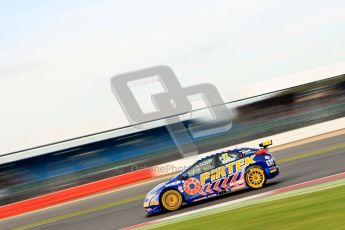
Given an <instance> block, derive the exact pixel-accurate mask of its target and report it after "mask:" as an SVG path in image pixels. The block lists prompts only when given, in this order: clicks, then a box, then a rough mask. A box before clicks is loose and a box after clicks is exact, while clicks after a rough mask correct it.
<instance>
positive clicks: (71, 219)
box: [0, 135, 345, 230]
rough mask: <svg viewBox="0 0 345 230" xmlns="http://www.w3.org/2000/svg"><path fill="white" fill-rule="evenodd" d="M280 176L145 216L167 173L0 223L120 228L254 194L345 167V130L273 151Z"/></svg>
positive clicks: (31, 226) (3, 225)
mask: <svg viewBox="0 0 345 230" xmlns="http://www.w3.org/2000/svg"><path fill="white" fill-rule="evenodd" d="M273 154H274V156H275V157H276V159H277V160H278V162H279V167H280V176H279V177H277V178H275V179H273V180H270V181H268V184H267V186H266V187H265V188H263V189H260V190H255V191H250V190H244V191H240V192H236V193H232V194H227V195H225V196H222V197H218V198H214V199H210V200H207V201H202V202H199V203H195V204H194V205H192V206H187V207H183V208H182V209H180V210H178V211H176V212H170V213H163V214H160V215H155V216H151V217H146V216H145V214H144V210H143V206H142V205H143V198H144V195H145V194H146V193H147V192H148V191H149V190H151V189H152V188H153V187H154V186H155V185H157V184H159V183H161V182H162V181H165V180H167V178H160V179H155V180H154V181H147V182H144V183H140V184H137V185H134V186H128V187H124V188H120V189H117V190H113V191H109V192H105V193H102V194H98V195H95V196H92V197H88V198H84V199H80V200H76V201H72V202H69V203H65V204H62V205H58V206H54V207H50V208H47V209H43V210H39V211H36V212H32V213H27V214H24V215H20V216H17V217H12V218H8V219H4V220H0V229H13V228H17V229H64V230H69V229H83V230H87V229H92V230H93V229H119V228H122V227H127V226H131V225H135V224H139V223H143V222H147V221H150V220H154V219H158V218H163V217H167V216H170V215H175V214H178V213H183V212H187V211H191V210H195V209H199V208H202V207H207V206H211V205H214V204H218V203H222V202H226V201H230V200H234V199H238V198H242V197H246V196H250V195H254V194H257V193H261V192H264V191H269V190H273V189H277V188H280V187H284V186H288V185H293V184H296V183H300V182H305V181H308V180H313V179H317V178H320V177H324V176H329V175H332V174H336V173H340V172H344V171H345V135H340V136H335V137H331V138H327V139H323V140H321V141H317V142H311V143H308V144H304V145H299V146H295V147H291V148H287V149H284V150H280V151H277V152H274V153H273Z"/></svg>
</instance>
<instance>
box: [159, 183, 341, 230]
mask: <svg viewBox="0 0 345 230" xmlns="http://www.w3.org/2000/svg"><path fill="white" fill-rule="evenodd" d="M156 229H174V230H176V229H236V230H240V229H304V230H305V229H345V185H342V186H339V187H334V188H329V189H326V190H321V191H316V192H312V193H308V194H304V195H297V196H291V197H287V198H282V199H278V200H273V201H269V202H265V203H260V204H254V205H251V206H247V207H243V208H239V209H235V210H230V211H224V212H220V213H216V214H211V215H208V216H203V217H197V218H194V219H189V220H185V221H181V222H178V223H173V224H169V225H165V226H161V227H158V228H156Z"/></svg>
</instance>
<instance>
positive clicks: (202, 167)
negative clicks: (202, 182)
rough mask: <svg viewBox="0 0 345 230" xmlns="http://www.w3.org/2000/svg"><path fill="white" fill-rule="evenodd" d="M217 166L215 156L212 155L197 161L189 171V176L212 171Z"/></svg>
mask: <svg viewBox="0 0 345 230" xmlns="http://www.w3.org/2000/svg"><path fill="white" fill-rule="evenodd" d="M215 167H216V161H215V158H214V157H210V158H207V159H204V160H202V161H200V162H199V163H197V164H196V165H194V166H192V167H191V168H190V169H189V170H188V171H187V175H188V177H193V176H195V175H198V174H200V173H203V172H207V171H210V170H212V169H214V168H215Z"/></svg>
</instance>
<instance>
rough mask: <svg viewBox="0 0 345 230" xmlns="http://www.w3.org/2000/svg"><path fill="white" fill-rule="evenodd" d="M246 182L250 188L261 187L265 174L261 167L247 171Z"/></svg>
mask: <svg viewBox="0 0 345 230" xmlns="http://www.w3.org/2000/svg"><path fill="white" fill-rule="evenodd" d="M246 177H247V184H248V186H249V187H251V188H262V187H263V186H264V183H265V180H266V175H265V172H264V170H262V169H261V168H252V169H249V171H248V172H247V175H246Z"/></svg>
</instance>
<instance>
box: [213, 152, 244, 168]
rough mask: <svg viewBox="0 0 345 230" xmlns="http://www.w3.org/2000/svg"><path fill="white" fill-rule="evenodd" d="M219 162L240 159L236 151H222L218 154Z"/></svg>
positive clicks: (225, 162)
mask: <svg viewBox="0 0 345 230" xmlns="http://www.w3.org/2000/svg"><path fill="white" fill-rule="evenodd" d="M218 158H219V161H220V162H221V164H222V165H223V164H227V163H229V162H232V161H236V160H238V159H240V154H239V153H238V152H224V153H220V154H219V155H218Z"/></svg>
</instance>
